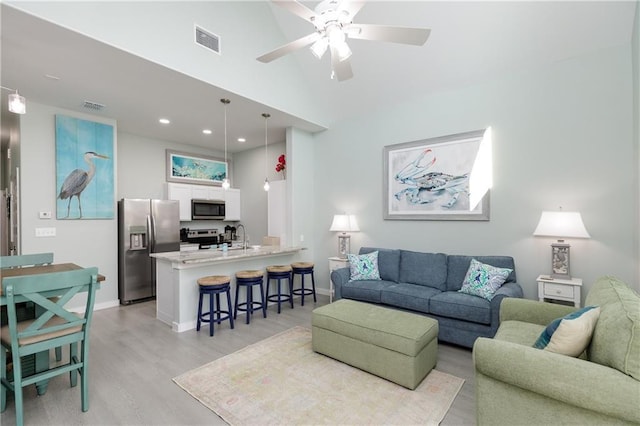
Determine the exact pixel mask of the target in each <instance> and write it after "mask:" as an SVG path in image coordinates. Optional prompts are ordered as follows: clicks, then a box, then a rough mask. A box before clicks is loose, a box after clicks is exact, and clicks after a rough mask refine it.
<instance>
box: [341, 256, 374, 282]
mask: <svg viewBox="0 0 640 426" xmlns="http://www.w3.org/2000/svg"><path fill="white" fill-rule="evenodd" d="M347 259H348V260H349V270H350V272H351V275H350V276H351V280H379V279H380V272H379V271H378V252H377V251H374V252H371V253H366V254H360V255H357V254H348V255H347Z"/></svg>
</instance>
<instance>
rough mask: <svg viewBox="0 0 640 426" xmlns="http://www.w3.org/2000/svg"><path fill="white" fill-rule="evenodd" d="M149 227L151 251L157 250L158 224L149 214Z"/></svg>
mask: <svg viewBox="0 0 640 426" xmlns="http://www.w3.org/2000/svg"><path fill="white" fill-rule="evenodd" d="M147 228H148V229H149V253H155V251H156V224H155V221H154V220H153V216H151V215H148V216H147Z"/></svg>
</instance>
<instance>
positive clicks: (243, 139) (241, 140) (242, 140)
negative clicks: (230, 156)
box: [238, 138, 247, 142]
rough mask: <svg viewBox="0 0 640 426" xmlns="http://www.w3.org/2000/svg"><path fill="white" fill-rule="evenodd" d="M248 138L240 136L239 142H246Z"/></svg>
mask: <svg viewBox="0 0 640 426" xmlns="http://www.w3.org/2000/svg"><path fill="white" fill-rule="evenodd" d="M246 141H247V140H246V139H245V138H238V142H246Z"/></svg>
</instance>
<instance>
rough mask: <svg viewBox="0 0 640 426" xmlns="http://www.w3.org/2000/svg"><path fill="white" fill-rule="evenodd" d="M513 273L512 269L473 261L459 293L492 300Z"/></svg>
mask: <svg viewBox="0 0 640 426" xmlns="http://www.w3.org/2000/svg"><path fill="white" fill-rule="evenodd" d="M511 271H512V269H509V268H498V267H495V266H491V265H487V264H486V263H482V262H478V261H477V260H476V259H471V263H470V265H469V270H468V271H467V275H466V276H465V277H464V281H463V282H462V288H461V289H460V290H458V291H459V292H461V293H466V294H470V295H472V296H479V297H483V298H485V299H487V300H491V299H493V295H494V294H495V292H496V291H497V290H498V289H499V288H500V286H501V285H502V284H504V282H505V280H506V279H507V277H508V276H509V274H510V273H511Z"/></svg>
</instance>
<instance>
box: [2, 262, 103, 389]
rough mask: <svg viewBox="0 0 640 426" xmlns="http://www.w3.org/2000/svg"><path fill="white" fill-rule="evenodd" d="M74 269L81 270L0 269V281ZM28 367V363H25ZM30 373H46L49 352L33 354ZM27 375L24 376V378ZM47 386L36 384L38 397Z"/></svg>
mask: <svg viewBox="0 0 640 426" xmlns="http://www.w3.org/2000/svg"><path fill="white" fill-rule="evenodd" d="M76 269H83V268H82V266H79V265H76V264H75V263H56V264H50V265H40V266H26V267H20V268H8V269H0V280H1V279H4V278H7V277H23V276H27V275H40V274H49V273H52V272H65V271H73V270H76ZM104 280H105V277H104V275H101V274H98V282H99V283H100V282H103V281H104ZM6 305H7V298H6V297H5V296H4V295H3V294H2V285H0V307H1V306H6ZM27 365H28V363H27ZM24 368H25V370H26V371H25V373H27V371H28V370H29V367H24ZM30 368H31V370H32V371H34V372H36V373H39V372H41V371H46V370H48V369H49V351H44V352H39V353H36V354H35V359H34V361H33V366H31V367H30ZM26 375H28V374H25V376H26ZM48 384H49V381H48V380H44V381H42V382H38V383H36V389H37V391H38V395H44V393H45V392H46V391H47V385H48Z"/></svg>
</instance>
